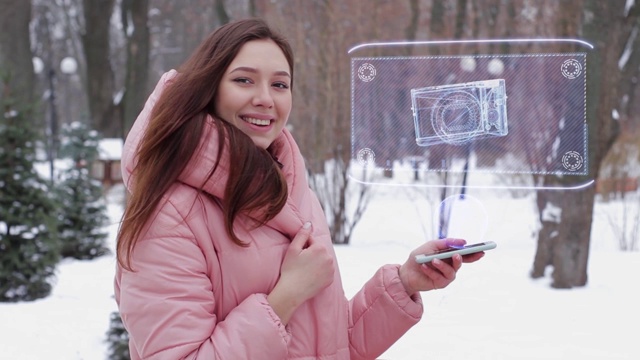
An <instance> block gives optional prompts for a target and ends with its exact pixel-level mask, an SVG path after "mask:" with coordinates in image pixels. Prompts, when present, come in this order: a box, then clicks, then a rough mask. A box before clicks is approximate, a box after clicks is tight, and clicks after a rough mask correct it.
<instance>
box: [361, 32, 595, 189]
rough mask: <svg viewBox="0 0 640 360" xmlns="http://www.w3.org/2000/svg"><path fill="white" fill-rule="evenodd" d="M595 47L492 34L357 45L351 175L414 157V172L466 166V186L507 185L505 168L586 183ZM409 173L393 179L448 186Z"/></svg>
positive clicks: (394, 166) (392, 167) (386, 167)
mask: <svg viewBox="0 0 640 360" xmlns="http://www.w3.org/2000/svg"><path fill="white" fill-rule="evenodd" d="M559 41H565V42H569V44H568V45H569V46H567V44H566V43H564V44H561V45H563V46H559V43H558V42H559ZM591 48H592V46H591V45H589V44H587V43H585V42H582V41H579V40H558V41H554V40H550V41H543V40H508V41H507V40H495V41H493V40H487V41H471V42H462V41H460V42H421V43H381V44H364V45H360V46H357V47H355V48H353V49H351V50H350V52H349V55H350V60H351V140H352V141H351V145H352V149H351V150H352V157H353V163H354V166H352V168H353V169H352V170H351V171H352V174H353V178H354V179H356V180H357V181H362V180H361V179H362V177H360V176H359V174H361V173H362V172H363V170H367V169H368V170H371V171H373V172H375V171H385V170H393V171H394V172H397V171H405V170H403V169H406V167H398V166H397V164H402V163H407V162H411V163H412V166H411V170H410V171H414V172H417V171H420V172H439V173H458V174H460V173H466V174H467V175H468V176H469V177H470V178H471V179H473V181H469V182H468V183H467V184H465V186H467V187H509V186H510V185H508V184H504V183H500V182H496V180H495V178H496V177H497V176H502V175H504V176H514V175H518V176H529V177H534V176H538V175H540V176H544V175H559V176H568V177H573V178H575V181H573V182H568V185H563V187H562V188H576V187H583V186H588V185H589V184H590V183H592V182H593V179H591V178H590V177H589V171H588V162H589V156H588V147H587V135H588V131H589V129H588V128H587V122H586V96H585V94H586V86H587V81H586V72H587V54H588V52H589V51H590V50H591ZM566 49H571V51H560V50H566ZM407 54H410V55H407ZM396 178H397V180H394V179H396ZM407 178H408V177H402V176H397V177H395V176H394V178H393V179H391V180H388V181H387V183H393V184H402V185H417V186H441V185H437V184H428V183H426V182H422V183H421V182H419V181H415V179H414V180H411V181H408V180H402V179H407ZM367 181H369V180H367ZM371 182H375V180H371ZM446 186H457V185H455V184H453V185H446ZM458 186H459V185H458ZM518 186H520V185H518ZM530 186H531V187H534V188H535V187H536V183H535V182H533V183H532V185H530Z"/></svg>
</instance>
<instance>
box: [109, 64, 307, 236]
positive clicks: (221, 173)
mask: <svg viewBox="0 0 640 360" xmlns="http://www.w3.org/2000/svg"><path fill="white" fill-rule="evenodd" d="M177 75H178V72H177V71H175V70H171V71H169V72H167V73H165V74H164V75H163V76H162V77H161V78H160V81H159V82H158V84H157V85H156V87H155V89H154V90H153V92H152V93H151V95H150V96H149V99H148V100H147V102H146V103H145V106H144V108H143V110H142V112H141V113H140V115H138V118H137V119H136V121H135V123H134V125H133V127H132V128H131V130H130V132H129V134H128V136H127V139H126V141H125V144H124V148H123V153H122V165H121V166H122V177H123V181H124V183H125V185H126V187H127V188H128V189H129V190H131V182H132V179H133V178H134V177H135V165H136V154H137V148H138V145H139V144H140V142H141V141H142V138H143V136H144V133H145V131H146V129H147V126H148V124H149V121H150V119H151V112H152V110H153V107H154V106H155V104H156V102H157V101H158V99H159V98H160V95H161V94H162V92H163V91H164V89H165V88H166V87H167V86H170V85H171V82H172V80H173V79H174V78H175V77H176V76H177ZM274 145H275V146H274V149H276V150H275V154H274V155H275V157H276V158H277V159H278V161H279V162H280V163H281V164H282V172H283V173H284V176H285V178H286V181H287V187H288V191H289V196H288V197H287V203H286V205H285V206H284V207H283V209H282V210H281V211H280V213H279V214H278V215H276V217H275V218H273V219H272V220H270V221H269V222H268V223H267V224H266V225H267V226H270V227H273V228H275V229H276V230H278V231H280V232H282V233H284V234H285V235H287V236H289V237H290V238H293V237H294V236H295V234H296V233H297V232H298V230H299V229H300V227H301V226H302V224H303V223H304V222H305V221H307V219H304V218H303V217H302V215H301V213H300V211H299V208H300V206H299V205H301V202H302V201H304V194H305V193H306V190H307V188H308V184H307V182H306V171H305V165H304V159H303V158H302V155H301V153H300V150H299V148H298V146H297V145H296V143H295V141H294V139H293V137H292V136H291V133H290V132H289V131H288V130H287V129H286V128H283V130H282V133H281V134H280V135H279V136H278V138H276V140H275V141H274ZM228 151H229V143H228V142H227V143H226V144H225V146H224V148H223V153H222V156H221V158H220V163H219V164H218V167H217V169H216V171H215V172H214V174H213V176H211V178H209V179H208V180H206V181H205V179H206V177H207V175H208V174H209V172H210V171H211V169H213V167H214V166H215V164H216V160H217V157H218V132H217V130H216V128H215V122H214V120H213V118H212V117H211V116H207V118H206V120H205V127H204V131H203V133H202V137H201V138H200V144H199V146H198V148H197V150H196V152H195V153H194V155H193V156H192V158H191V159H190V160H189V162H188V163H187V166H186V167H185V169H184V170H183V172H182V174H181V175H180V176H179V178H178V181H180V182H182V183H184V184H187V185H189V186H192V187H194V188H200V186H203V190H204V191H205V192H206V193H209V194H211V195H213V196H215V197H217V198H219V199H221V198H222V197H223V194H224V189H225V187H226V183H227V179H228V175H229V168H230V166H233V165H234V164H230V163H229V161H230V159H229V154H228ZM203 184H204V185H203ZM292 219H297V221H291V220H292Z"/></svg>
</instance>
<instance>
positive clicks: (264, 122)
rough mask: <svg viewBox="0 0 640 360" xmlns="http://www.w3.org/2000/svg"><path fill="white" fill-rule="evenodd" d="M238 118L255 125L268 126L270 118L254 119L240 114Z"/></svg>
mask: <svg viewBox="0 0 640 360" xmlns="http://www.w3.org/2000/svg"><path fill="white" fill-rule="evenodd" d="M240 118H241V119H242V120H243V121H245V122H248V123H249V124H252V125H257V126H268V125H269V124H271V120H264V119H256V118H252V117H248V116H241V117H240Z"/></svg>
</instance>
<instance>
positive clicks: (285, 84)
mask: <svg viewBox="0 0 640 360" xmlns="http://www.w3.org/2000/svg"><path fill="white" fill-rule="evenodd" d="M273 86H275V87H277V88H278V89H288V88H289V85H288V84H287V83H283V82H277V83H275V84H273Z"/></svg>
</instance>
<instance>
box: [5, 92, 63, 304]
mask: <svg viewBox="0 0 640 360" xmlns="http://www.w3.org/2000/svg"><path fill="white" fill-rule="evenodd" d="M0 106H1V109H2V110H1V111H2V114H0V116H1V117H0V119H1V121H0V144H2V145H1V146H0V302H18V301H30V300H36V299H40V298H43V297H46V296H48V295H49V294H50V293H51V288H52V286H51V284H50V282H49V281H50V280H51V278H52V277H53V275H54V272H55V266H56V264H57V263H58V261H59V259H60V258H59V254H60V249H59V242H58V239H57V237H56V218H55V211H54V210H55V203H54V200H53V199H52V198H51V197H50V196H49V187H48V185H47V183H46V182H45V181H44V180H42V179H41V178H40V176H39V175H38V173H37V172H36V171H35V169H34V162H35V143H36V141H35V140H36V135H35V134H34V133H33V132H32V130H31V129H30V128H29V126H28V124H29V121H27V117H28V113H27V112H26V111H19V110H17V109H15V108H13V107H12V104H11V102H10V100H9V99H8V97H6V96H5V97H2V98H0Z"/></svg>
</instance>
